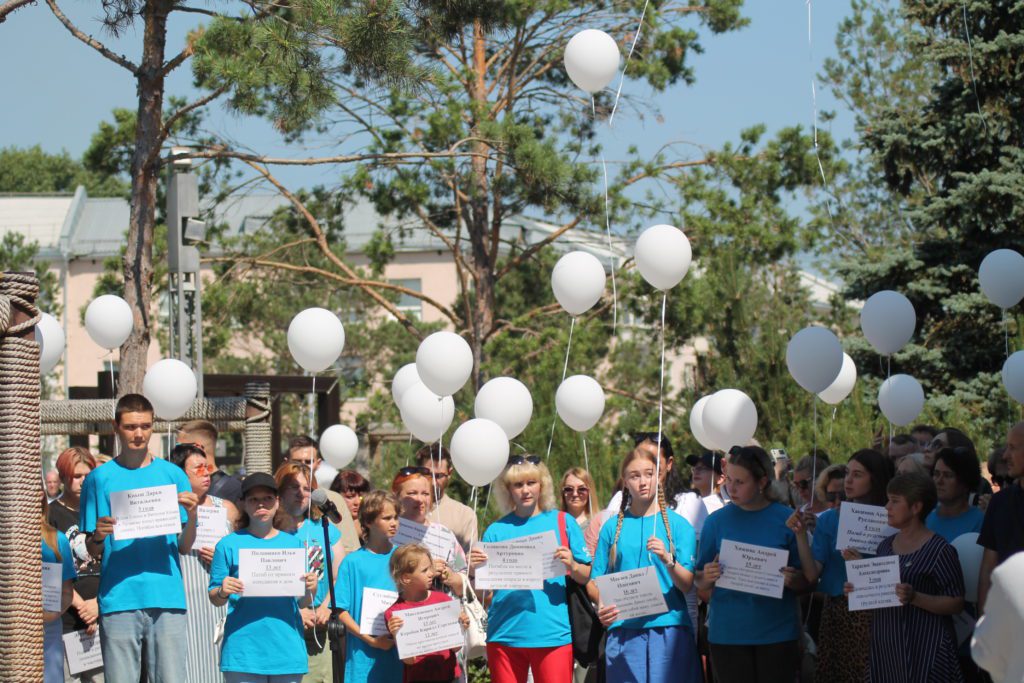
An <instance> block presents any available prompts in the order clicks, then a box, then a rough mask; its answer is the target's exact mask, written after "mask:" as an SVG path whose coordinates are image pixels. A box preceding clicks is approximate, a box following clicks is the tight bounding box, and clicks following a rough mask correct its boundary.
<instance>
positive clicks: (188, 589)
mask: <svg viewBox="0 0 1024 683" xmlns="http://www.w3.org/2000/svg"><path fill="white" fill-rule="evenodd" d="M206 498H207V500H209V501H210V504H211V505H213V506H214V507H223V506H224V503H223V500H222V499H221V498H217V497H215V496H207V497H206ZM226 531H227V532H228V533H230V532H231V530H230V529H227V530H226ZM198 550H199V549H198V548H193V549H192V552H190V553H189V554H188V555H179V556H178V558H179V560H180V561H181V576H182V579H183V580H184V582H185V600H186V601H187V603H188V620H187V633H186V638H187V642H188V665H187V667H186V673H187V675H186V677H185V681H187V683H211V682H216V681H220V680H222V678H223V674H221V672H220V643H214V642H213V639H214V634H215V633H216V632H217V627H218V625H220V624H221V623H222V622H223V621H224V618H225V616H227V606H226V605H225V606H223V607H214V606H213V604H212V603H211V602H210V572H209V571H208V570H207V568H206V567H204V566H203V563H202V562H200V561H199V553H198Z"/></svg>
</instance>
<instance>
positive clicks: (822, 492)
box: [814, 465, 846, 510]
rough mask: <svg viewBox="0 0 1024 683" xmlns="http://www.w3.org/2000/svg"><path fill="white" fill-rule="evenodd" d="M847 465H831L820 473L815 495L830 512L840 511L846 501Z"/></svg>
mask: <svg viewBox="0 0 1024 683" xmlns="http://www.w3.org/2000/svg"><path fill="white" fill-rule="evenodd" d="M845 489H846V465H829V466H828V467H826V468H825V469H824V471H822V472H819V473H818V483H817V485H816V486H815V487H814V493H815V495H816V496H817V497H818V500H820V501H821V502H822V503H824V504H825V508H826V509H828V510H837V509H839V505H840V503H842V502H843V501H844V500H846V490H845Z"/></svg>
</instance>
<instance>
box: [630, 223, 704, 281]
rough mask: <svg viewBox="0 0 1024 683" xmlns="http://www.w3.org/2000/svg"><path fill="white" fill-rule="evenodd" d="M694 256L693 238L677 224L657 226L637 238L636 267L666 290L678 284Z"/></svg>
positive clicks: (646, 277) (648, 278)
mask: <svg viewBox="0 0 1024 683" xmlns="http://www.w3.org/2000/svg"><path fill="white" fill-rule="evenodd" d="M692 258H693V252H692V251H691V250H690V240H688V239H686V235H684V234H683V231H682V230H680V229H679V228H676V227H674V226H671V225H654V226H651V227H649V228H647V229H646V230H644V231H643V232H642V233H641V234H640V237H639V238H637V241H636V267H637V269H639V271H640V274H641V275H642V276H643V278H644V279H645V280H647V282H648V283H649V284H650V285H651V286H652V287H654V288H655V289H660V290H662V291H664V290H668V289H672V288H673V287H675V286H676V285H678V284H679V281H680V280H682V279H683V278H684V277H685V276H686V271H688V270H689V269H690V260H691V259H692Z"/></svg>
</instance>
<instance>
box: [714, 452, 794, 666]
mask: <svg viewBox="0 0 1024 683" xmlns="http://www.w3.org/2000/svg"><path fill="white" fill-rule="evenodd" d="M728 463H729V466H728V468H727V469H726V478H725V485H726V487H727V488H728V490H729V497H730V499H731V501H732V504H731V505H726V506H725V507H724V508H722V509H720V510H717V511H716V512H714V513H712V514H711V516H710V517H708V519H707V521H706V522H705V523H704V529H703V530H702V532H701V537H700V552H699V554H698V558H697V570H698V572H697V587H698V588H699V589H700V590H701V591H704V592H707V591H712V589H714V590H713V592H712V593H711V599H710V603H709V607H708V642H709V643H710V648H711V663H712V666H713V667H714V671H715V678H716V679H717V680H719V681H721V683H775V682H778V683H792V681H793V679H794V678H795V677H796V671H797V668H798V666H799V663H800V646H799V638H800V634H801V632H802V631H801V626H800V608H799V605H798V604H797V599H796V594H797V593H798V592H803V591H805V590H807V588H808V583H807V581H806V580H805V579H804V577H803V574H801V573H800V571H799V569H800V558H799V556H798V555H797V545H796V538H795V537H794V536H793V532H792V531H790V529H789V528H788V527H787V526H786V519H788V518H789V515H790V513H791V512H792V510H790V508H788V507H786V506H785V505H781V504H779V503H777V502H775V501H774V500H773V498H772V496H773V495H774V492H773V491H772V490H771V486H770V485H771V483H772V480H773V479H774V478H775V470H774V468H773V467H772V461H771V459H770V458H769V457H768V454H767V453H765V451H764V450H763V449H761V448H758V447H756V446H751V447H746V448H741V447H739V446H737V447H734V448H733V449H732V450H731V451H729V460H728ZM724 541H733V542H737V543H746V544H751V545H759V546H764V547H768V548H777V549H780V550H784V551H787V552H788V562H787V566H785V567H783V569H782V572H783V575H784V584H785V587H784V590H783V593H782V598H774V597H767V596H765V595H758V594H754V593H748V592H743V591H739V590H733V589H729V588H724V587H722V586H715V583H716V582H717V581H718V579H720V578H721V577H722V574H723V572H726V573H728V571H729V567H728V566H722V565H721V564H720V563H719V554H720V553H721V550H722V543H723V542H724Z"/></svg>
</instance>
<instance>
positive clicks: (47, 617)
mask: <svg viewBox="0 0 1024 683" xmlns="http://www.w3.org/2000/svg"><path fill="white" fill-rule="evenodd" d="M40 497H41V498H42V499H43V516H42V533H43V538H42V542H41V543H42V553H43V563H44V565H50V566H49V567H45V566H44V567H43V576H44V585H43V588H44V592H47V591H46V590H45V589H46V588H47V583H49V582H47V581H46V577H47V574H48V573H49V572H48V570H49V569H52V570H53V572H52V574H51V576H52V578H51V580H52V581H54V582H55V583H56V582H59V585H60V611H56V610H48V609H46V607H47V606H48V605H45V604H44V605H43V683H63V681H64V643H63V641H62V640H61V634H62V633H63V630H64V629H63V623H62V622H61V615H63V614H64V612H66V611H67V609H68V607H70V606H71V597H72V592H73V591H74V580H75V579H76V578H77V577H78V574H77V573H76V572H75V559H74V554H73V553H72V552H71V544H70V543H69V542H68V537H67V536H65V535H64V534H62V533H60V532H59V531H57V529H55V528H54V527H53V526H52V525H51V524H50V523H49V522H48V521H46V517H47V503H46V492H45V491H44V492H43V493H42V494H41V496H40ZM43 602H44V603H45V602H47V601H46V599H45V597H44V600H43ZM52 606H56V605H52Z"/></svg>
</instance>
